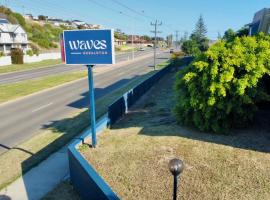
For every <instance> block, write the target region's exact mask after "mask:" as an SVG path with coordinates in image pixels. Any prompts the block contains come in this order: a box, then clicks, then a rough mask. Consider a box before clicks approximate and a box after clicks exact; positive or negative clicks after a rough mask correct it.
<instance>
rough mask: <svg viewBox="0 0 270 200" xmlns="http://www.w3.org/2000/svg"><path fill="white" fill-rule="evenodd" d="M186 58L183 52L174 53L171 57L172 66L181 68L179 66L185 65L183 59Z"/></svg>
mask: <svg viewBox="0 0 270 200" xmlns="http://www.w3.org/2000/svg"><path fill="white" fill-rule="evenodd" d="M184 56H185V53H184V52H182V51H178V52H174V53H172V55H171V61H172V65H173V66H175V67H179V66H181V65H183V60H182V58H183V57H184Z"/></svg>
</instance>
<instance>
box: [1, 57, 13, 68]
mask: <svg viewBox="0 0 270 200" xmlns="http://www.w3.org/2000/svg"><path fill="white" fill-rule="evenodd" d="M5 65H11V57H10V56H3V57H0V66H5Z"/></svg>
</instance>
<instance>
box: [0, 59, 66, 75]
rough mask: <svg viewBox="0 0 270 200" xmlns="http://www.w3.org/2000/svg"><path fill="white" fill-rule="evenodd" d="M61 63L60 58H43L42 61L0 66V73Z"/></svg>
mask: <svg viewBox="0 0 270 200" xmlns="http://www.w3.org/2000/svg"><path fill="white" fill-rule="evenodd" d="M60 63H62V61H61V60H60V59H55V60H43V61H41V62H34V63H25V64H22V65H7V66H0V74H3V73H8V72H17V71H25V70H30V69H37V68H44V67H49V66H54V65H57V64H60Z"/></svg>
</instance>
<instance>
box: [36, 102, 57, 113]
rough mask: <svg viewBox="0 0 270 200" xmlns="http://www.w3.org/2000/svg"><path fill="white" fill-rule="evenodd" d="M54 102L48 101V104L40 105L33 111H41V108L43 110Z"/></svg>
mask: <svg viewBox="0 0 270 200" xmlns="http://www.w3.org/2000/svg"><path fill="white" fill-rule="evenodd" d="M52 104H53V103H52V102H51V103H48V104H46V105H43V106H40V107H38V108H37V109H35V110H32V113H34V112H37V111H39V110H42V109H43V108H46V107H48V106H50V105H52Z"/></svg>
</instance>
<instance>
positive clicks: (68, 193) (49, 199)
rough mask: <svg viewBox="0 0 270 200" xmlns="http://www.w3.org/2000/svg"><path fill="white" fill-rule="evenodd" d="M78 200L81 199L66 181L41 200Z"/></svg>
mask: <svg viewBox="0 0 270 200" xmlns="http://www.w3.org/2000/svg"><path fill="white" fill-rule="evenodd" d="M61 199H63V200H80V199H81V198H80V197H79V195H78V194H77V192H76V191H75V190H74V189H73V187H72V185H71V184H70V183H69V182H68V181H64V182H61V183H60V184H58V185H57V187H56V188H55V189H54V190H52V191H51V192H49V193H48V194H47V195H45V197H43V198H42V199H41V200H61Z"/></svg>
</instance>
